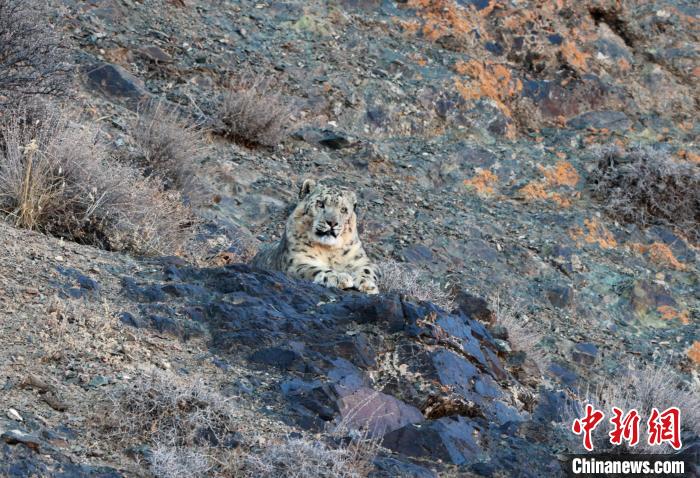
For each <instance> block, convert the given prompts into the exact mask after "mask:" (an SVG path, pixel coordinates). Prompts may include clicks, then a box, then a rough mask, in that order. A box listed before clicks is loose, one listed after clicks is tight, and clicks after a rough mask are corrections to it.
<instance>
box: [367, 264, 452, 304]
mask: <svg viewBox="0 0 700 478" xmlns="http://www.w3.org/2000/svg"><path fill="white" fill-rule="evenodd" d="M377 268H378V270H379V275H380V277H379V284H378V285H379V289H380V290H382V291H384V292H398V293H400V294H405V295H408V296H410V297H413V298H415V299H417V300H419V301H426V302H432V303H433V304H435V305H437V306H438V307H441V308H442V309H444V310H446V311H452V310H453V309H454V308H455V302H454V297H452V294H451V293H450V292H448V291H446V290H445V289H443V288H442V287H440V284H438V283H437V282H435V281H433V280H430V279H427V278H425V277H423V276H422V274H421V273H420V271H418V270H416V269H412V268H411V267H409V266H408V265H406V264H401V263H399V262H396V261H391V260H390V261H383V262H380V263H378V264H377Z"/></svg>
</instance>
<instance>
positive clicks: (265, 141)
mask: <svg viewBox="0 0 700 478" xmlns="http://www.w3.org/2000/svg"><path fill="white" fill-rule="evenodd" d="M219 117H220V119H221V121H222V122H223V123H224V125H225V127H226V128H225V134H226V136H228V137H229V138H231V139H232V140H233V141H236V142H239V143H241V144H243V145H246V146H255V145H261V146H269V147H275V146H277V145H278V144H279V143H280V142H281V141H282V140H283V139H284V137H285V136H286V135H287V134H288V132H289V129H290V128H291V118H292V108H291V106H290V105H288V104H287V103H285V102H284V101H283V99H282V95H281V94H280V93H279V92H278V91H276V90H275V88H274V85H273V84H272V83H271V82H270V81H269V80H268V79H265V78H263V77H262V76H248V77H247V78H245V79H242V80H240V81H238V82H237V83H232V85H231V86H230V87H229V89H228V91H227V92H226V93H225V94H224V98H223V101H222V103H221V106H220V109H219Z"/></svg>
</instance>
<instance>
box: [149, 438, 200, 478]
mask: <svg viewBox="0 0 700 478" xmlns="http://www.w3.org/2000/svg"><path fill="white" fill-rule="evenodd" d="M149 462H150V464H151V472H152V473H153V475H154V476H156V477H158V478H200V477H201V478H206V477H209V476H212V475H211V471H212V465H211V463H210V460H209V457H208V456H207V455H206V453H204V452H203V451H200V450H197V449H192V448H185V447H173V446H166V445H163V444H156V445H155V446H154V447H153V449H152V450H151V455H150V457H149Z"/></svg>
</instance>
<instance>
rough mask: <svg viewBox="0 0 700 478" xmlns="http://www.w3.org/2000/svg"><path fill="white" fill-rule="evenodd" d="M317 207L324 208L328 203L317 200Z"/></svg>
mask: <svg viewBox="0 0 700 478" xmlns="http://www.w3.org/2000/svg"><path fill="white" fill-rule="evenodd" d="M316 207H317V208H319V209H323V208H325V207H326V204H325V203H324V202H323V201H316Z"/></svg>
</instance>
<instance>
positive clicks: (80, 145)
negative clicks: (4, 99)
mask: <svg viewBox="0 0 700 478" xmlns="http://www.w3.org/2000/svg"><path fill="white" fill-rule="evenodd" d="M27 118H28V116H27V115H23V114H21V113H17V114H14V115H12V116H11V117H10V118H8V119H7V120H6V121H4V122H3V124H2V125H0V212H1V213H2V214H4V215H5V217H6V218H7V219H8V220H9V221H11V222H12V223H14V225H16V226H17V227H24V228H28V229H35V230H39V231H42V232H45V233H49V234H52V235H56V236H59V237H63V238H66V239H69V240H74V241H76V242H81V243H87V244H93V245H97V246H99V247H103V248H105V249H110V250H131V251H134V252H137V253H142V254H151V253H170V254H172V253H174V252H176V251H177V250H178V249H179V248H180V247H181V246H182V244H183V243H184V242H185V241H186V239H187V237H188V236H189V231H188V226H189V225H190V224H191V222H192V216H191V214H190V212H189V209H188V208H186V207H185V206H184V205H183V204H182V201H181V198H180V196H179V194H177V193H174V192H169V191H164V190H163V187H162V184H160V182H159V181H156V180H153V179H149V178H144V177H143V175H142V174H141V172H140V171H139V170H138V169H135V168H133V167H130V166H126V165H121V164H116V163H112V162H110V161H108V153H107V149H106V147H105V146H104V145H103V144H102V142H101V141H100V140H99V138H98V135H97V132H96V131H94V130H92V129H91V128H89V127H86V126H84V125H80V124H77V123H75V122H73V121H71V119H70V118H69V117H68V116H67V115H65V114H62V113H59V112H49V113H44V114H43V115H39V116H36V115H35V117H33V118H34V119H32V121H31V122H29V121H28V120H27Z"/></svg>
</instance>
